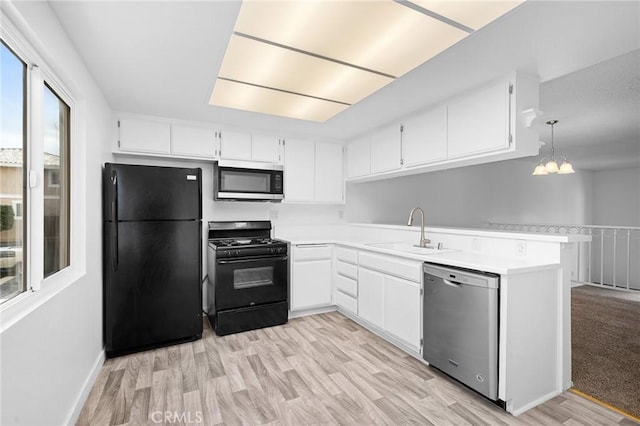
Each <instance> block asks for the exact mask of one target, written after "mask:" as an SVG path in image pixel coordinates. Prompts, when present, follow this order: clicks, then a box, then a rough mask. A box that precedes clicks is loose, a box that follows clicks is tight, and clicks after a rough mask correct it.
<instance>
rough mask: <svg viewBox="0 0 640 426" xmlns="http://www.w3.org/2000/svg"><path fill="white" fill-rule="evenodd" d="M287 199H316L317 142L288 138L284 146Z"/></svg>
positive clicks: (285, 194)
mask: <svg viewBox="0 0 640 426" xmlns="http://www.w3.org/2000/svg"><path fill="white" fill-rule="evenodd" d="M284 199H285V201H314V199H315V143H314V142H312V141H306V140H300V139H287V142H286V144H285V147H284Z"/></svg>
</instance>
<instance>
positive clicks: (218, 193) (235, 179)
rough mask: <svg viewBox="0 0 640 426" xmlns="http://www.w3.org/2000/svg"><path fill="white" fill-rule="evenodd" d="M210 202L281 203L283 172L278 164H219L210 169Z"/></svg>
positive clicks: (235, 162) (246, 162) (230, 161)
mask: <svg viewBox="0 0 640 426" xmlns="http://www.w3.org/2000/svg"><path fill="white" fill-rule="evenodd" d="M213 188H214V189H213V199H214V200H222V201H224V200H226V201H232V200H233V201H281V200H282V199H283V198H284V168H283V167H282V166H281V165H279V164H268V163H258V162H248V161H232V160H221V161H218V162H216V163H214V166H213Z"/></svg>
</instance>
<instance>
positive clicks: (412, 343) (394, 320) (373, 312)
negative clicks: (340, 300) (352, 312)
mask: <svg viewBox="0 0 640 426" xmlns="http://www.w3.org/2000/svg"><path fill="white" fill-rule="evenodd" d="M358 262H359V266H358V315H359V316H360V317H361V318H362V319H364V320H366V321H368V322H370V323H372V324H374V325H376V326H377V327H379V328H380V329H382V330H384V331H385V332H387V333H388V334H389V335H391V336H393V337H394V338H396V339H398V340H400V341H402V342H403V343H404V344H406V345H407V346H409V347H410V348H412V349H413V350H414V351H416V352H419V351H420V334H421V331H420V330H421V327H420V325H421V324H420V321H421V318H420V306H421V303H420V302H421V300H420V297H421V296H420V288H421V286H422V262H420V261H416V260H410V259H403V258H399V257H396V256H385V255H380V254H378V253H373V252H367V251H361V252H360V253H359V255H358ZM374 269H375V270H374Z"/></svg>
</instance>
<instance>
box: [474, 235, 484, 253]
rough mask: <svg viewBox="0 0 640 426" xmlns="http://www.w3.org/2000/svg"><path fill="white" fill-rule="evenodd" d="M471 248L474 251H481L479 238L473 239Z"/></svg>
mask: <svg viewBox="0 0 640 426" xmlns="http://www.w3.org/2000/svg"><path fill="white" fill-rule="evenodd" d="M472 247H473V249H474V250H475V251H480V250H482V244H480V238H474V239H473V242H472Z"/></svg>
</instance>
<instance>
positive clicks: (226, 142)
mask: <svg viewBox="0 0 640 426" xmlns="http://www.w3.org/2000/svg"><path fill="white" fill-rule="evenodd" d="M281 146H282V140H281V139H280V138H278V137H277V136H265V135H260V134H251V133H244V132H236V131H228V130H223V131H221V132H220V158H224V159H226V160H244V161H260V162H265V163H280V162H281V161H282V154H281V152H280V148H281Z"/></svg>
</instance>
